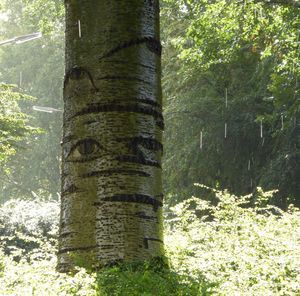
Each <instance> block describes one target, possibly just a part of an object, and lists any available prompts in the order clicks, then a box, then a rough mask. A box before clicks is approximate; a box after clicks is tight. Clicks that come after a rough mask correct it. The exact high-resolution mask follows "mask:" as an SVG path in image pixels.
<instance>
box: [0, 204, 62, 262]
mask: <svg viewBox="0 0 300 296" xmlns="http://www.w3.org/2000/svg"><path fill="white" fill-rule="evenodd" d="M58 217H59V205H58V202H55V201H37V200H22V199H15V200H10V201H7V202H6V203H5V204H4V205H2V206H1V208H0V246H1V248H2V250H3V252H4V253H5V254H7V255H10V254H11V255H13V257H14V259H15V260H20V259H21V258H26V259H27V260H29V257H30V256H31V255H32V256H33V255H34V257H35V258H36V257H37V256H38V257H42V258H48V257H49V256H50V254H52V253H54V248H55V246H56V237H57V232H58Z"/></svg>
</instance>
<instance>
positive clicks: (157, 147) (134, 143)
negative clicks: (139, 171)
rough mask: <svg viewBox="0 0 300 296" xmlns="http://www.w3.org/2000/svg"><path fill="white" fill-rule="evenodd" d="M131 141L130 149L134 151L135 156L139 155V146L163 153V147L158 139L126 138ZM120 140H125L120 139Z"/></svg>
mask: <svg viewBox="0 0 300 296" xmlns="http://www.w3.org/2000/svg"><path fill="white" fill-rule="evenodd" d="M125 139H126V140H127V139H128V140H129V141H130V144H129V147H130V148H131V149H132V151H133V153H134V154H139V153H140V151H139V148H138V146H139V145H141V146H143V147H145V148H147V149H148V150H153V151H163V145H162V144H161V143H160V142H159V141H157V140H156V139H151V138H145V137H134V138H125ZM118 140H121V141H122V140H124V138H119V139H118Z"/></svg>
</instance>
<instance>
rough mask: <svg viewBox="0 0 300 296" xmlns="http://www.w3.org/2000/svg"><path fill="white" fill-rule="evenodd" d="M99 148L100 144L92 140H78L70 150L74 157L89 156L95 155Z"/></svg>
mask: <svg viewBox="0 0 300 296" xmlns="http://www.w3.org/2000/svg"><path fill="white" fill-rule="evenodd" d="M99 147H100V144H99V143H98V142H97V141H95V140H92V139H84V140H80V141H78V142H77V143H76V145H75V146H74V147H73V148H72V154H73V156H74V157H80V156H90V155H91V154H93V153H95V152H96V151H97V150H98V149H99Z"/></svg>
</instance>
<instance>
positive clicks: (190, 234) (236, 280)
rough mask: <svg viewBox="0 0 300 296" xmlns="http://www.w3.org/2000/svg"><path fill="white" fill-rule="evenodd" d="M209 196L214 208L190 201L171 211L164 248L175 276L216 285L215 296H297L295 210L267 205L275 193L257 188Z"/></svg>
mask: <svg viewBox="0 0 300 296" xmlns="http://www.w3.org/2000/svg"><path fill="white" fill-rule="evenodd" d="M198 186H201V187H204V186H202V185H198ZM213 191H214V193H215V195H216V198H217V199H218V200H219V203H218V204H217V205H216V206H213V205H212V204H211V202H209V201H204V200H201V199H199V198H196V197H193V198H191V199H189V200H186V201H184V202H182V203H180V204H178V205H176V206H174V207H173V208H172V212H173V214H174V215H175V216H174V218H173V220H172V221H170V223H169V225H168V227H167V229H168V231H167V232H168V235H167V237H166V242H167V245H168V254H169V256H170V258H172V263H173V267H174V268H175V270H178V271H179V272H181V273H183V274H190V275H191V276H193V277H194V278H197V277H199V274H200V275H201V276H202V277H204V278H205V279H206V281H207V282H209V283H211V284H213V283H215V287H213V288H211V289H210V291H212V292H213V294H214V295H298V294H297V293H299V291H300V284H299V283H300V273H299V270H300V260H299V258H300V248H299V247H300V246H299V242H300V240H299V233H300V232H299V231H300V219H299V218H300V211H299V209H297V208H295V207H293V206H290V207H289V209H288V211H286V212H284V211H282V210H280V209H279V208H277V207H275V206H269V205H266V202H267V201H268V200H269V199H270V198H271V197H272V195H273V193H274V192H266V193H264V192H263V191H262V190H261V189H260V188H258V191H257V193H256V195H255V196H253V195H248V196H243V197H236V196H234V195H231V194H229V193H228V192H227V191H224V192H221V191H217V190H213ZM253 200H255V205H254V207H253V208H251V207H249V204H251V203H253Z"/></svg>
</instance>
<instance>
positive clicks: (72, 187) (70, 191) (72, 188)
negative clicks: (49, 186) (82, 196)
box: [61, 184, 84, 196]
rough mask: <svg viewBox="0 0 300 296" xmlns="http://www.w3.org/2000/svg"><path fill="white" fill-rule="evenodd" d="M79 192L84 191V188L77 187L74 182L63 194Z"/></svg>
mask: <svg viewBox="0 0 300 296" xmlns="http://www.w3.org/2000/svg"><path fill="white" fill-rule="evenodd" d="M78 192H84V190H82V189H80V188H78V187H76V186H75V185H74V184H72V185H71V186H69V187H68V188H67V189H66V190H64V191H63V192H62V193H61V195H62V196H66V195H69V194H72V193H78Z"/></svg>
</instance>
